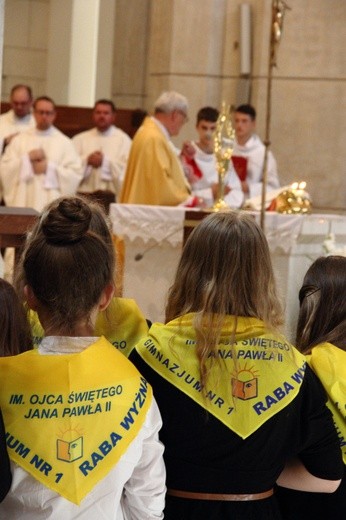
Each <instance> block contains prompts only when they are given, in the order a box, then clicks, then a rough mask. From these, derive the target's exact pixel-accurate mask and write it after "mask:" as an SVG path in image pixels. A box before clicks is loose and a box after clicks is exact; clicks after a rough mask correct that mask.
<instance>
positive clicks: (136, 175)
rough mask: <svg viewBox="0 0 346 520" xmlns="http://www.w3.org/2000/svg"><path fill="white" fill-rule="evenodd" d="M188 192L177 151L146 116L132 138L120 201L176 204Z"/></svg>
mask: <svg viewBox="0 0 346 520" xmlns="http://www.w3.org/2000/svg"><path fill="white" fill-rule="evenodd" d="M189 194H190V193H189V189H188V186H187V181H186V180H185V177H184V173H183V169H182V166H181V164H180V162H179V159H178V157H177V155H176V154H175V153H174V151H173V150H172V148H171V146H170V144H169V141H168V139H167V138H166V136H165V135H164V134H163V133H162V131H161V130H160V129H159V127H158V126H157V125H156V123H155V122H154V121H153V120H152V119H151V118H150V117H147V118H146V119H145V120H144V122H143V124H142V126H141V128H140V129H139V130H138V131H137V132H136V134H135V136H134V139H133V142H132V146H131V150H130V156H129V159H128V162H127V169H126V174H125V179H124V183H123V187H122V191H121V194H120V197H119V202H123V203H127V204H151V205H161V206H177V205H178V204H180V203H182V202H184V201H185V200H186V199H187V198H188V197H189Z"/></svg>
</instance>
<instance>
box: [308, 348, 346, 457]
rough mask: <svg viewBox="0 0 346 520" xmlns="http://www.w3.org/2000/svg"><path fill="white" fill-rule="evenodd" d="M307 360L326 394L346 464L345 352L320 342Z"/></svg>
mask: <svg viewBox="0 0 346 520" xmlns="http://www.w3.org/2000/svg"><path fill="white" fill-rule="evenodd" d="M307 360H308V363H309V365H310V366H311V368H312V369H313V371H314V372H315V373H316V375H317V376H318V378H319V379H320V381H321V383H322V384H323V386H324V388H325V390H326V392H327V394H328V401H327V406H328V408H329V409H330V411H331V412H332V414H333V419H334V424H335V426H336V430H337V432H338V436H339V440H340V447H341V451H342V457H343V460H344V463H345V464H346V352H345V351H344V350H341V349H340V348H338V347H336V346H335V345H332V344H331V343H321V345H317V346H316V347H314V348H313V349H312V352H311V355H309V356H307Z"/></svg>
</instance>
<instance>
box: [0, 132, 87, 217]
mask: <svg viewBox="0 0 346 520" xmlns="http://www.w3.org/2000/svg"><path fill="white" fill-rule="evenodd" d="M38 148H41V149H42V150H43V151H44V153H45V155H46V158H47V170H46V172H45V173H42V174H39V175H35V174H34V171H33V168H32V164H31V162H30V159H29V155H28V153H29V152H30V151H31V150H34V149H38ZM82 175H83V174H82V165H81V160H80V158H79V157H78V154H77V153H76V151H75V149H74V147H73V144H72V142H71V139H69V138H68V137H66V135H64V134H63V133H62V132H60V130H58V129H57V128H55V127H54V126H51V127H50V128H49V129H48V130H45V131H39V130H37V129H36V128H32V129H30V130H27V131H26V132H23V133H21V134H19V135H17V136H16V137H15V138H14V139H13V140H12V141H11V142H10V144H9V145H8V146H7V148H6V151H5V153H4V155H3V156H2V159H1V162H0V178H1V183H2V189H3V197H4V200H5V203H6V205H7V206H16V207H30V208H33V209H36V210H37V211H41V210H42V209H43V207H44V206H45V205H46V204H48V203H49V202H51V201H52V200H54V199H56V198H57V197H60V196H61V195H74V194H75V193H76V191H77V188H78V185H79V183H80V181H81V179H82Z"/></svg>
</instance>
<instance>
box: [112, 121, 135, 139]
mask: <svg viewBox="0 0 346 520" xmlns="http://www.w3.org/2000/svg"><path fill="white" fill-rule="evenodd" d="M112 131H113V135H115V136H116V137H121V138H123V139H124V141H129V142H132V139H131V137H130V136H129V135H128V134H127V133H126V132H124V130H122V129H121V128H119V127H118V126H115V125H113V126H112Z"/></svg>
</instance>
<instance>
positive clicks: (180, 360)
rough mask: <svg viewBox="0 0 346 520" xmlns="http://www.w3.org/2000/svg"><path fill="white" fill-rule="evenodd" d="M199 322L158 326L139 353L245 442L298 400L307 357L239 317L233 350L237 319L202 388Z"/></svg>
mask: <svg viewBox="0 0 346 520" xmlns="http://www.w3.org/2000/svg"><path fill="white" fill-rule="evenodd" d="M193 318H194V314H187V315H186V316H184V317H182V318H178V319H176V320H173V321H171V322H169V323H168V324H167V325H162V324H159V323H154V324H153V325H152V326H151V328H150V331H149V334H148V336H147V337H146V338H143V339H142V340H141V341H140V343H139V344H138V345H137V346H136V350H137V351H138V353H139V355H140V356H141V357H142V358H143V359H144V360H145V361H146V362H147V363H148V364H149V365H150V366H151V367H152V368H153V369H154V370H155V371H157V372H158V373H159V374H160V375H161V376H162V377H164V378H165V379H167V380H168V381H169V382H170V383H172V384H173V385H174V386H176V387H177V388H179V389H180V390H181V391H182V392H184V393H185V394H187V395H188V396H189V397H191V398H192V399H193V400H194V401H196V402H197V403H198V404H199V405H201V406H202V407H203V408H206V409H207V410H208V411H209V412H210V413H212V414H213V415H214V416H215V417H217V418H218V419H219V420H220V421H222V422H223V423H224V424H225V425H226V426H228V427H229V428H230V429H231V430H232V431H234V432H235V433H237V434H238V435H239V436H240V437H242V438H243V439H245V438H246V437H248V436H249V435H251V433H253V432H254V431H256V430H257V429H258V428H259V427H260V426H261V424H263V423H264V422H265V421H267V420H268V419H270V418H271V417H273V415H275V414H276V413H277V412H279V411H280V410H282V409H283V408H285V406H287V405H288V404H289V403H290V402H291V401H292V400H293V399H294V398H295V397H296V396H297V394H298V392H299V389H300V385H301V383H302V380H303V378H304V372H305V368H306V360H305V357H304V356H303V355H302V354H301V353H300V352H298V350H296V349H295V348H294V347H292V345H290V344H289V343H288V342H287V341H286V339H285V338H284V337H282V336H279V335H278V334H275V335H273V334H272V333H270V332H269V331H268V330H267V329H266V328H265V326H264V324H263V322H262V321H260V320H257V319H255V318H238V325H237V332H236V336H235V339H236V345H235V346H234V347H231V346H230V340H231V337H232V333H233V329H234V317H232V316H227V317H226V318H225V323H224V326H223V329H222V334H221V337H220V342H219V347H218V350H217V352H216V353H215V355H214V356H213V357H214V358H215V359H214V360H213V361H214V362H213V363H212V364H208V368H210V372H209V376H208V381H207V384H206V387H205V388H202V386H201V383H200V376H199V364H198V359H197V355H196V352H195V350H196V345H195V333H194V329H193V327H192V324H193Z"/></svg>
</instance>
